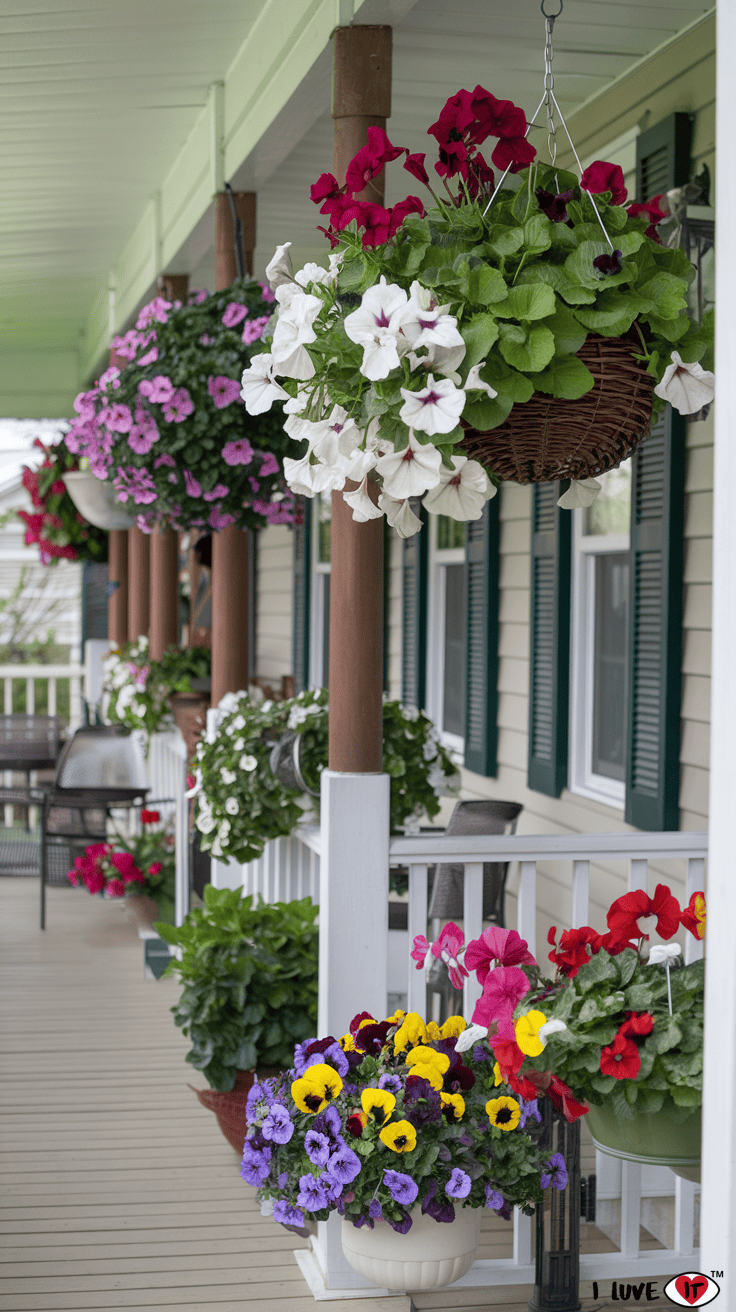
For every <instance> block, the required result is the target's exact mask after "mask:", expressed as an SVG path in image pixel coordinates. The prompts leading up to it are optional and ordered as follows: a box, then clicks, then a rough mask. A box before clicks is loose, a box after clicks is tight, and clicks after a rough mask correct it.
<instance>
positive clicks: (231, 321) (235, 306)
mask: <svg viewBox="0 0 736 1312" xmlns="http://www.w3.org/2000/svg"><path fill="white" fill-rule="evenodd" d="M247 317H248V306H247V305H241V304H240V302H239V301H231V302H230V304H229V305H228V307H227V309H226V311H225V313H224V314H223V316H222V322H223V323H224V325H225V327H226V328H234V327H235V325H236V324H238V323H242V322H243V319H247Z"/></svg>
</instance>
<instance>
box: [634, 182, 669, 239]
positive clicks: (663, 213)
mask: <svg viewBox="0 0 736 1312" xmlns="http://www.w3.org/2000/svg"><path fill="white" fill-rule="evenodd" d="M661 201H664V206H665V208H664V209H663V208H662V205H661V204H660V202H661ZM666 207H667V201H666V200H665V197H664V195H663V194H662V193H660V195H659V196H653V197H652V199H651V200H648V201H646V202H645V203H644V204H643V205H641V204H639V202H638V201H635V202H634V204H633V205H627V206H626V213H627V214H628V216H629V218H630V219H634V218H636V216H637V215H638V214H646V216H647V218H648V219H649V227H648V228H647V230H646V234H645V235H646V236H647V237H653V238H654V239H655V241H659V237H658V236H657V224H658V223H661V222H662V219H666V218H667V212H668V211H667V208H666Z"/></svg>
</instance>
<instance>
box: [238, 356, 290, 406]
mask: <svg viewBox="0 0 736 1312" xmlns="http://www.w3.org/2000/svg"><path fill="white" fill-rule="evenodd" d="M273 366H274V361H273V356H271V355H269V354H268V352H267V351H262V352H261V353H260V355H256V356H254V357H253V359H252V360H251V363H250V367H249V368H248V369H244V370H243V376H242V378H241V380H240V382H241V387H240V395H241V397H242V399H243V401H244V402H245V408H246V410H247V411H248V414H249V415H262V414H264V413H265V411H266V410H270V409H271V406H272V405H273V403H274V401H282V400H283V399H284V398H285V397H286V398H288V392H285V391H284V389H283V387H282V386H281V385H280V383H277V382H276V376H275V374H274V371H273Z"/></svg>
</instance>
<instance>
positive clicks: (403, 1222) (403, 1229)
mask: <svg viewBox="0 0 736 1312" xmlns="http://www.w3.org/2000/svg"><path fill="white" fill-rule="evenodd" d="M454 1219H455V1217H454V1214H453V1220H454ZM389 1225H390V1226H391V1229H392V1230H395V1231H396V1232H397V1234H400V1235H405V1234H408V1232H409V1231H410V1230H411V1226H412V1220H411V1217H410V1216H409V1213H408V1212H404V1215H403V1216H400V1217H398V1218H397V1220H395V1221H391V1220H389Z"/></svg>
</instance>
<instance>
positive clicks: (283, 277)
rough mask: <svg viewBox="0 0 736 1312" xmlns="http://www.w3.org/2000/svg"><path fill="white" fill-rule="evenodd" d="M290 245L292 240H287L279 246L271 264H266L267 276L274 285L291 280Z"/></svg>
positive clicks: (278, 285) (277, 285)
mask: <svg viewBox="0 0 736 1312" xmlns="http://www.w3.org/2000/svg"><path fill="white" fill-rule="evenodd" d="M290 247H291V242H290V241H285V242H284V244H283V246H277V247H276V250H275V251H274V254H273V256H272V257H271V262H270V264H267V265H266V277H267V278H268V281H269V283H270V285H271V286H272V287H280V286H281V284H282V283H285V282H290V281H291V260H290V258H289V248H290Z"/></svg>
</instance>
